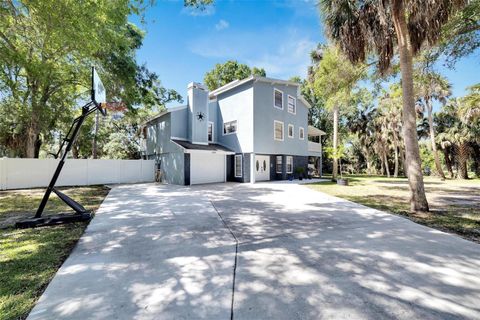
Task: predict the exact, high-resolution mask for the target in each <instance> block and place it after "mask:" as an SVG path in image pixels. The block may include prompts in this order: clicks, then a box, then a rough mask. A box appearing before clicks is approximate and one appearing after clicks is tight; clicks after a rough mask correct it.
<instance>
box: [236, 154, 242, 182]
mask: <svg viewBox="0 0 480 320" xmlns="http://www.w3.org/2000/svg"><path fill="white" fill-rule="evenodd" d="M235 177H236V178H241V177H242V155H241V154H239V155H236V156H235Z"/></svg>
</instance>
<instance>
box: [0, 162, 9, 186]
mask: <svg viewBox="0 0 480 320" xmlns="http://www.w3.org/2000/svg"><path fill="white" fill-rule="evenodd" d="M7 160H8V159H7V157H3V158H1V159H0V190H7Z"/></svg>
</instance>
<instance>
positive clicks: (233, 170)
mask: <svg viewBox="0 0 480 320" xmlns="http://www.w3.org/2000/svg"><path fill="white" fill-rule="evenodd" d="M309 108H310V105H309V104H308V102H307V101H306V100H305V99H304V98H303V97H302V96H301V94H300V89H299V84H298V83H295V82H290V81H283V80H276V79H270V78H265V77H257V76H251V77H249V78H246V79H244V80H235V81H233V82H231V83H229V84H227V85H225V86H223V87H221V88H218V89H216V90H214V91H212V92H208V90H207V89H206V88H205V87H204V86H203V85H201V84H199V83H190V84H189V85H188V98H187V105H185V106H180V107H175V108H170V109H168V110H167V111H165V112H162V113H160V114H159V115H157V116H156V117H154V118H153V119H150V120H149V121H147V122H146V123H145V124H144V126H143V132H144V138H145V140H144V149H145V151H144V152H145V157H146V158H147V159H156V160H157V167H158V169H160V170H161V176H162V180H163V181H164V182H167V183H172V184H180V185H190V184H199V183H212V182H224V181H238V182H255V181H265V180H283V179H288V177H289V175H294V174H295V169H296V168H297V167H303V168H304V172H305V174H306V173H307V171H308V167H310V168H312V167H314V168H315V169H316V172H317V173H318V174H320V175H321V151H322V149H321V148H322V147H321V139H320V136H321V135H322V134H324V133H323V132H322V131H321V130H319V129H316V128H313V127H309V126H308V109H309Z"/></svg>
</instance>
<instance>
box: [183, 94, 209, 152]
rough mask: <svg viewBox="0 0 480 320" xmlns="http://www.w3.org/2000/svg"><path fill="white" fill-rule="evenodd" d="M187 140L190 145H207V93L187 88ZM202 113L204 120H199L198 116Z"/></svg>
mask: <svg viewBox="0 0 480 320" xmlns="http://www.w3.org/2000/svg"><path fill="white" fill-rule="evenodd" d="M187 104H188V110H189V111H188V118H189V120H188V124H189V126H188V139H189V140H190V141H191V142H192V143H203V144H207V143H208V141H207V128H208V120H207V119H208V91H205V90H202V89H198V88H189V90H188V103H187ZM199 113H202V114H203V115H204V116H205V118H204V119H203V120H199V119H198V118H197V116H198V114H199Z"/></svg>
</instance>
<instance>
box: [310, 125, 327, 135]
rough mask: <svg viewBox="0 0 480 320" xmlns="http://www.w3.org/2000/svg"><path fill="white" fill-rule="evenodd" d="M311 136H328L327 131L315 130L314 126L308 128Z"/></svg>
mask: <svg viewBox="0 0 480 320" xmlns="http://www.w3.org/2000/svg"><path fill="white" fill-rule="evenodd" d="M308 135H309V136H323V135H326V133H325V131H323V130H320V129H318V128H315V127H314V126H308Z"/></svg>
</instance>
